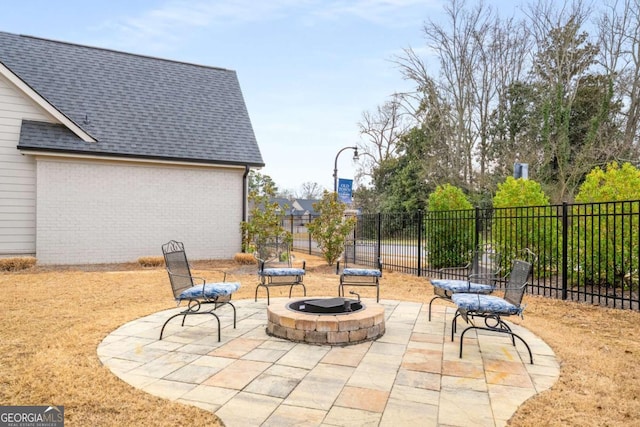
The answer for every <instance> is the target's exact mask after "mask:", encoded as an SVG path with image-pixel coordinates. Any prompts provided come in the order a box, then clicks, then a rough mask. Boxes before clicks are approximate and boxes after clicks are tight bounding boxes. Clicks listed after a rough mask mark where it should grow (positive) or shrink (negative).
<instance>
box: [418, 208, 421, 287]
mask: <svg viewBox="0 0 640 427" xmlns="http://www.w3.org/2000/svg"><path fill="white" fill-rule="evenodd" d="M417 251H418V277H421V276H422V211H421V210H419V211H418V247H417Z"/></svg>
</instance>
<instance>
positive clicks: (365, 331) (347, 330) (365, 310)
mask: <svg viewBox="0 0 640 427" xmlns="http://www.w3.org/2000/svg"><path fill="white" fill-rule="evenodd" d="M267 315H268V323H267V334H269V335H272V336H276V337H279V338H284V339H287V340H290V341H295V342H306V343H309V344H326V345H347V344H356V343H359V342H363V341H369V340H375V339H377V338H379V337H381V336H382V335H384V331H385V328H384V307H383V306H381V305H380V304H377V303H368V304H367V305H366V306H365V305H364V304H363V303H362V302H360V301H355V300H351V299H347V298H307V299H304V300H295V301H290V302H288V303H286V304H284V305H279V304H271V305H269V306H268V307H267Z"/></svg>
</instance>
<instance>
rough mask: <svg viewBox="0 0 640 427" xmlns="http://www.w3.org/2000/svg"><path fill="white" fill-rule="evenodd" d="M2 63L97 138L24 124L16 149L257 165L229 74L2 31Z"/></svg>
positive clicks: (260, 163) (250, 131)
mask: <svg viewBox="0 0 640 427" xmlns="http://www.w3.org/2000/svg"><path fill="white" fill-rule="evenodd" d="M0 62H1V63H2V64H3V65H4V66H5V67H7V68H8V69H9V70H10V71H11V72H12V73H13V74H15V75H16V76H18V77H19V78H20V79H21V80H22V81H24V82H25V83H26V84H27V85H28V86H30V87H31V88H32V89H33V90H34V91H35V92H37V94H39V95H40V96H41V97H43V98H44V99H45V100H46V101H47V102H48V103H50V104H51V105H52V106H53V107H55V108H56V109H57V110H58V111H60V112H61V113H63V114H64V115H65V116H66V117H68V118H69V119H70V120H72V121H73V122H74V123H75V124H76V125H77V126H79V127H80V128H81V129H82V130H83V131H85V132H86V133H88V134H89V135H91V136H92V137H93V138H94V139H95V140H97V142H85V141H83V140H82V139H80V138H79V137H78V136H77V135H76V134H74V133H73V132H71V131H70V130H69V129H68V128H67V127H65V126H62V125H53V124H49V123H42V122H33V121H26V120H25V121H23V124H22V129H21V134H20V142H19V145H18V148H20V149H33V150H40V151H56V152H65V153H80V154H91V155H102V156H120V157H122V156H125V157H135V158H152V159H165V160H179V161H190V162H204V163H215V164H230V165H248V166H254V167H260V166H264V162H263V160H262V155H261V154H260V149H259V147H258V144H257V141H256V138H255V135H254V133H253V128H252V127H251V121H250V119H249V114H248V112H247V108H246V106H245V103H244V99H243V97H242V92H241V90H240V85H239V83H238V79H237V76H236V73H235V71H231V70H226V69H222V68H214V67H207V66H201V65H193V64H187V63H183V62H177V61H170V60H165V59H158V58H152V57H147V56H141V55H134V54H129V53H123V52H116V51H112V50H107V49H100V48H94V47H87V46H81V45H75V44H70V43H64V42H58V41H52V40H46V39H41V38H36V37H31V36H23V35H15V34H9V33H4V32H0Z"/></svg>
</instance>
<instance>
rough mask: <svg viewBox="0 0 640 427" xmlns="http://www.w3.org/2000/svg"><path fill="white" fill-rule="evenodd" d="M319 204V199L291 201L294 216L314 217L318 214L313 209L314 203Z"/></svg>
mask: <svg viewBox="0 0 640 427" xmlns="http://www.w3.org/2000/svg"><path fill="white" fill-rule="evenodd" d="M318 202H320V200H319V199H295V200H294V201H293V209H294V215H297V216H303V215H304V216H309V215H310V216H312V217H313V216H315V215H317V214H318V213H317V212H316V210H315V209H314V208H313V205H314V203H318Z"/></svg>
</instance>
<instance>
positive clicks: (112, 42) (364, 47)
mask: <svg viewBox="0 0 640 427" xmlns="http://www.w3.org/2000/svg"><path fill="white" fill-rule="evenodd" d="M472 1H474V0H472ZM441 13H442V0H353V1H349V0H264V1H261V0H154V1H151V0H137V1H134V0H109V1H107V0H103V1H95V0H83V1H76V0H60V1H55V2H51V1H50V0H21V1H15V0H4V1H3V2H2V13H0V31H6V32H10V33H16V34H25V35H32V36H37V37H42V38H47V39H52V40H60V41H66V42H71V43H77V44H82V45H87V46H95V47H101V48H107V49H114V50H118V51H124V52H130V53H136V54H142V55H149V56H154V57H160V58H166V59H171V60H176V61H184V62H189V63H195V64H200V65H207V66H213V67H222V68H227V69H231V70H234V71H235V72H236V73H237V75H238V79H239V81H240V87H241V89H242V92H243V96H244V99H245V103H246V105H247V109H248V111H249V116H250V118H251V122H252V126H253V130H254V133H255V135H256V139H257V141H258V145H259V147H260V151H261V153H262V157H263V160H264V162H265V164H266V166H265V167H264V168H263V169H261V170H260V173H262V174H266V175H269V176H270V177H271V178H272V179H273V180H274V182H275V183H276V185H277V186H278V187H279V188H280V189H281V190H290V191H292V192H294V193H295V192H299V191H300V190H301V186H302V184H303V183H307V182H311V183H317V184H319V185H320V186H321V187H323V188H326V189H327V190H332V189H333V168H334V162H335V158H336V155H337V153H338V152H339V151H340V150H341V149H342V148H344V147H349V146H355V145H356V144H357V143H358V141H360V138H361V136H360V134H359V130H358V123H359V122H360V121H361V119H362V114H363V113H364V112H366V111H370V112H374V111H375V109H376V108H377V107H378V106H379V105H382V104H383V103H384V102H385V101H388V100H389V99H390V97H391V96H392V95H393V93H396V92H403V91H409V90H411V89H413V85H412V84H411V82H409V81H406V80H404V79H403V77H402V75H401V73H400V71H399V69H398V68H397V65H396V64H395V63H394V58H397V57H398V56H399V55H402V53H403V49H407V48H412V49H415V50H419V49H420V48H421V47H422V46H423V45H424V41H423V36H422V28H423V26H424V22H425V21H426V20H427V19H434V17H437V16H438V14H441ZM352 157H353V152H352V151H351V150H346V151H344V152H342V154H340V156H339V157H338V176H339V177H340V178H346V179H352V178H353V176H354V173H355V167H356V165H355V164H354V162H353V160H352Z"/></svg>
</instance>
